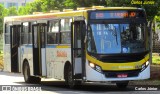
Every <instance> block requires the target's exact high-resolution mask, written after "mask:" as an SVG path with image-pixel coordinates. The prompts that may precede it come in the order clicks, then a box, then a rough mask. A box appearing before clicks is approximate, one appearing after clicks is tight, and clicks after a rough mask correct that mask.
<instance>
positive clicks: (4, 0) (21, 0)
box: [0, 0, 34, 9]
mask: <svg viewBox="0 0 160 94" xmlns="http://www.w3.org/2000/svg"><path fill="white" fill-rule="evenodd" d="M33 1H34V0H0V3H1V4H3V5H4V7H6V8H9V7H12V6H15V7H16V8H17V9H18V7H19V6H25V4H26V3H28V2H33Z"/></svg>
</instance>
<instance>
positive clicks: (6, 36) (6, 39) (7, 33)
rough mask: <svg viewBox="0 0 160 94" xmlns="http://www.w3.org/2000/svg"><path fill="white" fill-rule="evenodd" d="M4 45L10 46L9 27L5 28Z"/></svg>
mask: <svg viewBox="0 0 160 94" xmlns="http://www.w3.org/2000/svg"><path fill="white" fill-rule="evenodd" d="M5 28H6V29H5V44H10V25H8V24H6V26H5Z"/></svg>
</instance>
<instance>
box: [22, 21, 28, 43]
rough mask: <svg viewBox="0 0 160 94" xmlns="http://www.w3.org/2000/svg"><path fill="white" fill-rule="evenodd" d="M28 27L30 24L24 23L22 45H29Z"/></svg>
mask: <svg viewBox="0 0 160 94" xmlns="http://www.w3.org/2000/svg"><path fill="white" fill-rule="evenodd" d="M28 27H29V24H28V22H25V23H23V29H22V33H21V44H28V40H29V39H28V35H29V34H28V31H29V30H28Z"/></svg>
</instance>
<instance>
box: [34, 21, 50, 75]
mask: <svg viewBox="0 0 160 94" xmlns="http://www.w3.org/2000/svg"><path fill="white" fill-rule="evenodd" d="M46 32H47V25H46V24H45V23H39V24H36V25H33V28H32V34H33V71H34V75H40V76H46V49H45V48H46V45H45V44H46Z"/></svg>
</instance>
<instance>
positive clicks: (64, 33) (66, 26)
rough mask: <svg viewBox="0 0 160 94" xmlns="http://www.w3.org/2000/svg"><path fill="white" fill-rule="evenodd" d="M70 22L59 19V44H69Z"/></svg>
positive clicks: (69, 20) (70, 20)
mask: <svg viewBox="0 0 160 94" xmlns="http://www.w3.org/2000/svg"><path fill="white" fill-rule="evenodd" d="M71 22H72V19H61V31H60V34H61V44H70V43H71Z"/></svg>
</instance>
